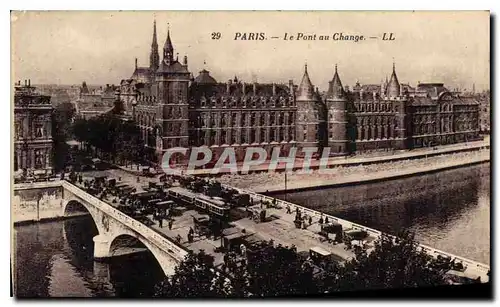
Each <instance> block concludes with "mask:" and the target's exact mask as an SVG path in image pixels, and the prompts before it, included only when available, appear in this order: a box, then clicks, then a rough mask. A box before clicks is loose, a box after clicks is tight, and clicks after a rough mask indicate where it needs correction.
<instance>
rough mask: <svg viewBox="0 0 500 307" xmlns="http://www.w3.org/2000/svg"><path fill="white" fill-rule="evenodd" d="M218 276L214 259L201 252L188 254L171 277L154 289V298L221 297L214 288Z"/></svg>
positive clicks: (218, 289) (218, 290)
mask: <svg viewBox="0 0 500 307" xmlns="http://www.w3.org/2000/svg"><path fill="white" fill-rule="evenodd" d="M217 279H218V276H217V274H216V270H215V266H214V258H213V257H212V256H211V255H208V254H206V253H205V252H204V251H203V250H200V252H199V253H194V252H192V251H191V252H190V253H189V254H188V255H187V256H186V259H184V261H182V262H181V263H180V264H179V265H178V266H177V267H176V269H175V273H174V275H173V276H171V277H167V278H165V280H164V281H163V282H161V283H160V284H159V285H157V287H156V291H155V296H156V297H176V298H192V297H203V298H208V297H222V293H221V291H220V288H216V286H215V285H216V284H217V283H216V281H217Z"/></svg>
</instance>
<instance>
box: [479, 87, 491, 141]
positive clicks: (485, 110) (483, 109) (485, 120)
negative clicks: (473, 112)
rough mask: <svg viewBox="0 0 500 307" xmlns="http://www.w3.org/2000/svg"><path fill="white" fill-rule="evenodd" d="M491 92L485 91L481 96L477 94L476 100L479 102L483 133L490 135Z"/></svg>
mask: <svg viewBox="0 0 500 307" xmlns="http://www.w3.org/2000/svg"><path fill="white" fill-rule="evenodd" d="M490 98H491V96H490V91H485V92H483V93H480V94H476V99H477V100H479V108H480V111H479V126H480V129H481V132H483V133H490V119H491V113H490V101H491V100H490Z"/></svg>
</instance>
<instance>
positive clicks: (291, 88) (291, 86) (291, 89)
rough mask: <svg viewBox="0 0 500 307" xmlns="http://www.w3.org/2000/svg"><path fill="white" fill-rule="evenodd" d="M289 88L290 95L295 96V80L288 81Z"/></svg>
mask: <svg viewBox="0 0 500 307" xmlns="http://www.w3.org/2000/svg"><path fill="white" fill-rule="evenodd" d="M288 87H289V89H290V94H293V80H288Z"/></svg>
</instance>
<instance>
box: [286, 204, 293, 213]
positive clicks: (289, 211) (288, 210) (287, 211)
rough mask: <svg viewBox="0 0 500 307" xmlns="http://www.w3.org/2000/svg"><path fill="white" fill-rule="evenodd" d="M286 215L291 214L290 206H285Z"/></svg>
mask: <svg viewBox="0 0 500 307" xmlns="http://www.w3.org/2000/svg"><path fill="white" fill-rule="evenodd" d="M286 213H287V214H290V213H292V209H290V205H286Z"/></svg>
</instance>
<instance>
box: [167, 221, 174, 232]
mask: <svg viewBox="0 0 500 307" xmlns="http://www.w3.org/2000/svg"><path fill="white" fill-rule="evenodd" d="M173 224H174V221H173V220H172V219H170V220H169V221H168V229H170V230H172V225H173Z"/></svg>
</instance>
